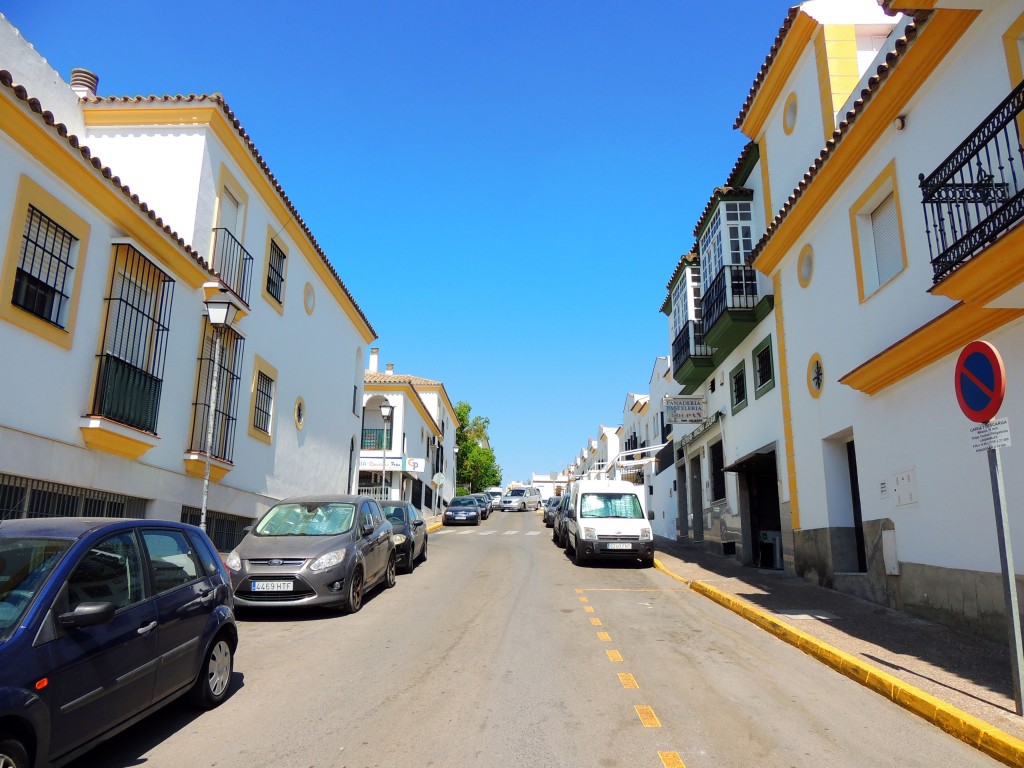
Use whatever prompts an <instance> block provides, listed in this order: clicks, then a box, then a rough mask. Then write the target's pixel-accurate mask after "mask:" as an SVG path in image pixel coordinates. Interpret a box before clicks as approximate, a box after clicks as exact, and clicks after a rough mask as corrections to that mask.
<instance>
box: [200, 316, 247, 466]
mask: <svg viewBox="0 0 1024 768" xmlns="http://www.w3.org/2000/svg"><path fill="white" fill-rule="evenodd" d="M217 333H219V334H220V337H221V341H220V364H219V365H218V366H217V371H218V372H217V402H216V403H215V404H213V406H212V407H213V441H212V443H211V446H210V455H211V456H214V457H216V458H218V459H222V460H223V461H231V459H232V456H233V454H234V449H235V422H236V420H237V418H238V390H239V388H240V387H239V382H240V380H241V376H240V374H239V371H240V370H241V367H242V348H243V346H244V341H245V340H244V339H243V338H242V337H241V336H240V335H239V334H238V333H237V332H236V331H235V330H234V329H232V328H224V329H222V330H218V329H216V328H215V327H214V326H212V325H210V321H209V319H207V318H204V319H203V351H202V353H201V355H200V357H199V376H198V379H197V381H196V396H195V400H194V401H193V403H192V436H191V439H190V442H189V450H191V451H194V452H197V453H205V452H206V424H207V419H208V418H209V414H210V408H211V403H210V400H211V398H210V389H211V384H212V376H211V372H212V371H213V367H214V360H213V359H214V355H215V352H216V344H215V341H216V336H215V334H217Z"/></svg>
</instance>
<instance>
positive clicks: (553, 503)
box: [544, 496, 562, 528]
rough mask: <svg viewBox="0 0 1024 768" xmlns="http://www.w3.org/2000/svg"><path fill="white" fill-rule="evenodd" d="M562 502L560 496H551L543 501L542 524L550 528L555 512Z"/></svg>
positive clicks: (553, 521)
mask: <svg viewBox="0 0 1024 768" xmlns="http://www.w3.org/2000/svg"><path fill="white" fill-rule="evenodd" d="M561 502H562V497H561V496H551V497H549V498H548V499H547V501H545V502H544V525H546V526H547V527H548V528H551V527H552V526H553V525H554V524H555V512H557V511H558V505H559V504H560V503H561Z"/></svg>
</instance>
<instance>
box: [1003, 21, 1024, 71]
mask: <svg viewBox="0 0 1024 768" xmlns="http://www.w3.org/2000/svg"><path fill="white" fill-rule="evenodd" d="M1022 35H1024V13H1022V14H1021V15H1020V16H1018V17H1017V18H1016V19H1015V20H1014V22H1013V23H1012V24H1011V25H1010V26H1009V27H1008V28H1007V30H1006V31H1005V32H1004V33H1003V51H1004V52H1005V53H1006V69H1007V71H1008V72H1009V73H1010V85H1011V86H1014V87H1016V85H1017V84H1018V83H1019V82H1020V81H1021V80H1024V64H1022V62H1021V59H1020V44H1019V41H1020V38H1021V36H1022Z"/></svg>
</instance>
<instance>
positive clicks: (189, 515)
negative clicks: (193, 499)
mask: <svg viewBox="0 0 1024 768" xmlns="http://www.w3.org/2000/svg"><path fill="white" fill-rule="evenodd" d="M201 515H202V510H201V509H200V508H199V507H188V506H185V505H182V507H181V522H183V523H188V524H189V525H196V526H198V525H199V518H200V516H201ZM254 522H255V521H254V520H253V519H252V518H250V517H239V516H238V515H228V514H226V513H224V512H214V511H213V510H210V509H207V510H206V535H207V536H209V537H210V541H212V542H213V545H214V546H215V547H216V548H217V551H218V552H230V551H231V550H233V549H234V548H235V547H237V546H238V544H239V542H240V541H241V540H242V539H243V538H245V531H244V530H243V529H244V528H245V527H246V526H247V525H252V524H253V523H254Z"/></svg>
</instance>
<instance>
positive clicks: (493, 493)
mask: <svg viewBox="0 0 1024 768" xmlns="http://www.w3.org/2000/svg"><path fill="white" fill-rule="evenodd" d="M487 495H488V496H490V497H491V498H492V499H500V498H501V494H500V493H498V492H497V491H488V492H487Z"/></svg>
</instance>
